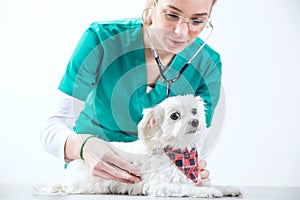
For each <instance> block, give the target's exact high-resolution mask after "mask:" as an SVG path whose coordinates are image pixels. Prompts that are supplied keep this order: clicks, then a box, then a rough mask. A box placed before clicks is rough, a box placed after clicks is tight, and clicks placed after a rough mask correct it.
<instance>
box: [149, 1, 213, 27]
mask: <svg viewBox="0 0 300 200" xmlns="http://www.w3.org/2000/svg"><path fill="white" fill-rule="evenodd" d="M153 2H154V5H155V8H156V9H157V10H158V12H159V14H161V15H164V16H166V17H171V18H172V17H177V18H178V19H173V20H174V22H170V21H169V22H166V21H164V22H165V23H174V25H175V24H176V25H178V24H182V23H187V25H188V28H189V29H190V30H192V31H200V30H201V28H202V27H203V26H205V24H206V23H207V22H208V23H210V22H209V18H205V19H201V18H197V19H195V18H189V19H188V21H183V20H184V17H182V16H181V15H178V14H175V13H172V12H168V11H167V12H163V11H162V10H161V9H160V8H159V6H158V4H157V2H156V0H153ZM170 20H172V19H170ZM197 21H198V22H197ZM200 21H201V22H200ZM194 22H197V23H199V24H197V25H193V24H192V23H194ZM193 26H194V28H192V27H193ZM195 27H196V28H195Z"/></svg>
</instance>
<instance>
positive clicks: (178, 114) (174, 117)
mask: <svg viewBox="0 0 300 200" xmlns="http://www.w3.org/2000/svg"><path fill="white" fill-rule="evenodd" d="M170 118H171V119H172V120H177V119H179V118H180V113H179V112H174V113H172V114H171V115H170Z"/></svg>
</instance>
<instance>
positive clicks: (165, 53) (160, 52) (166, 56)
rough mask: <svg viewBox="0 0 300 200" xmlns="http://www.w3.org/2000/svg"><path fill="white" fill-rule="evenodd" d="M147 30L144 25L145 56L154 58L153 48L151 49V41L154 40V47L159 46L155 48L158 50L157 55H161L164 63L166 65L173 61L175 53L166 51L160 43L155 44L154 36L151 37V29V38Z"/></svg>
mask: <svg viewBox="0 0 300 200" xmlns="http://www.w3.org/2000/svg"><path fill="white" fill-rule="evenodd" d="M146 31H147V30H145V28H144V27H143V40H144V47H145V56H146V57H147V58H153V59H154V54H153V52H152V49H151V47H152V45H151V42H152V43H153V46H154V48H155V47H158V48H155V51H156V53H157V55H158V56H159V57H160V59H161V60H162V62H163V64H164V65H165V66H167V65H169V63H170V62H171V61H172V59H173V57H174V53H173V52H169V51H166V50H164V49H163V48H160V45H158V44H155V40H154V39H152V38H153V37H151V31H148V33H149V35H150V39H149V37H148V36H147V33H146ZM150 40H151V41H150Z"/></svg>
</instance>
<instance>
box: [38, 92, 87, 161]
mask: <svg viewBox="0 0 300 200" xmlns="http://www.w3.org/2000/svg"><path fill="white" fill-rule="evenodd" d="M83 108H84V102H83V101H80V100H78V99H76V98H73V97H71V96H69V95H67V94H65V93H63V92H61V91H59V94H58V102H57V105H56V108H55V111H54V113H53V114H52V115H51V116H50V117H49V118H48V120H47V121H46V123H45V125H44V127H43V129H42V132H41V134H40V143H41V145H42V147H43V148H44V149H45V150H46V151H47V152H49V153H50V154H52V155H55V156H56V157H58V158H60V159H61V160H65V156H64V155H65V153H64V148H65V143H66V140H67V137H68V136H69V135H71V134H74V131H73V127H74V125H75V121H76V120H77V118H78V115H79V113H80V112H81V111H82V109H83Z"/></svg>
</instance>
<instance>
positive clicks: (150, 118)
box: [138, 108, 155, 139]
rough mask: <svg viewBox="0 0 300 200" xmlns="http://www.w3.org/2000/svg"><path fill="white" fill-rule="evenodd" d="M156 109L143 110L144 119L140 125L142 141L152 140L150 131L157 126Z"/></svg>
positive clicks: (139, 135) (139, 130)
mask: <svg viewBox="0 0 300 200" xmlns="http://www.w3.org/2000/svg"><path fill="white" fill-rule="evenodd" d="M153 113H154V109H153V108H146V109H144V110H143V118H142V120H141V121H140V122H139V124H138V137H139V138H140V139H147V138H150V137H151V135H150V130H151V128H152V127H153V126H154V124H155V119H154V114H153Z"/></svg>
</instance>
